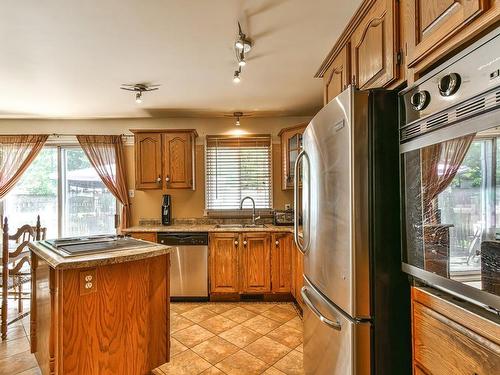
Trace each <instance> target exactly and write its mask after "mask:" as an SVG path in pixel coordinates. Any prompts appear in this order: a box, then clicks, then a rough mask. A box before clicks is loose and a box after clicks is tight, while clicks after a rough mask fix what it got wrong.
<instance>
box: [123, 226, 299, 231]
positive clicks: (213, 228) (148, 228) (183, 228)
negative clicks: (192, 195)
mask: <svg viewBox="0 0 500 375" xmlns="http://www.w3.org/2000/svg"><path fill="white" fill-rule="evenodd" d="M122 232H123V233H133V232H285V233H293V226H277V225H272V224H265V227H264V228H252V227H246V228H217V227H216V225H215V224H173V225H137V226H134V227H129V228H126V229H123V230H122Z"/></svg>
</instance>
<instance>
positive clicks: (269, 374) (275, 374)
mask: <svg viewBox="0 0 500 375" xmlns="http://www.w3.org/2000/svg"><path fill="white" fill-rule="evenodd" d="M263 375H286V374H285V373H284V372H282V371H280V370H278V369H277V368H276V367H274V366H271V367H269V368H268V369H267V370H266V371H264V373H263Z"/></svg>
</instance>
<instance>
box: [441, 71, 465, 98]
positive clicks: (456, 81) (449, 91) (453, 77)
mask: <svg viewBox="0 0 500 375" xmlns="http://www.w3.org/2000/svg"><path fill="white" fill-rule="evenodd" d="M460 82H461V80H460V75H458V74H457V73H450V74H447V75H445V76H444V77H443V78H441V79H440V80H439V84H438V88H439V93H440V94H441V96H451V95H453V94H454V93H456V92H457V90H458V88H459V87H460Z"/></svg>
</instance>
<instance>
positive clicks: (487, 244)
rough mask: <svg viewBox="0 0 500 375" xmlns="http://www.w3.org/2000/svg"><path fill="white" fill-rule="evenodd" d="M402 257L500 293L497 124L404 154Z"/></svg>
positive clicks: (499, 143)
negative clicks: (486, 129) (493, 127)
mask: <svg viewBox="0 0 500 375" xmlns="http://www.w3.org/2000/svg"><path fill="white" fill-rule="evenodd" d="M403 162H404V176H405V177H404V189H405V194H404V196H405V198H404V204H405V227H406V233H405V234H406V236H405V241H406V248H405V254H404V259H403V260H404V262H405V263H407V264H410V265H412V266H415V267H418V268H420V269H423V270H425V271H429V272H432V273H434V274H436V275H439V276H442V277H445V278H448V279H452V280H455V281H458V282H460V283H463V284H466V285H468V286H472V287H474V288H478V289H480V290H483V291H486V292H488V293H491V294H495V295H497V296H498V295H500V129H499V130H498V131H497V130H488V131H485V132H481V133H477V134H469V135H466V136H463V137H459V138H454V139H450V140H446V141H444V142H440V143H437V144H433V145H430V146H427V147H423V148H420V149H417V150H413V151H408V152H406V153H404V154H403Z"/></svg>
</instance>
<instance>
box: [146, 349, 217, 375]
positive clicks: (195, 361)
mask: <svg viewBox="0 0 500 375" xmlns="http://www.w3.org/2000/svg"><path fill="white" fill-rule="evenodd" d="M211 366H212V365H211V364H210V363H208V362H207V361H205V360H204V359H203V358H201V357H200V356H199V355H198V354H196V353H195V352H193V351H191V350H186V351H185V352H182V353H180V354H177V355H176V356H175V357H172V358H171V359H170V362H169V363H165V364H164V365H161V366H160V367H159V368H158V369H157V371H156V373H160V374H165V375H198V374H200V373H202V372H203V371H205V370H206V369H208V368H210V367H211ZM160 371H161V372H160Z"/></svg>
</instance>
